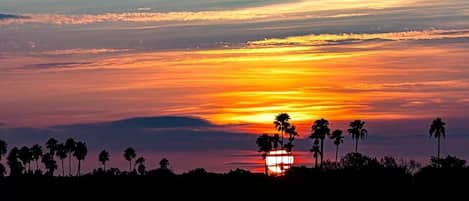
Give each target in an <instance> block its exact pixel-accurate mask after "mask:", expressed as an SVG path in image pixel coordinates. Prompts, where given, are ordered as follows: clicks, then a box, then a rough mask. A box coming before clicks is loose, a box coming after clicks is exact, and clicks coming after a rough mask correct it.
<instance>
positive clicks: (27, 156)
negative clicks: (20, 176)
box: [18, 146, 32, 173]
mask: <svg viewBox="0 0 469 201" xmlns="http://www.w3.org/2000/svg"><path fill="white" fill-rule="evenodd" d="M18 158H19V159H20V160H21V162H22V163H23V166H24V167H25V168H26V167H28V173H29V172H31V165H30V164H31V163H30V162H31V160H32V154H31V151H30V150H29V147H27V146H23V147H21V149H20V150H19V153H18Z"/></svg>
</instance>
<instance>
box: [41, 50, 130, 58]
mask: <svg viewBox="0 0 469 201" xmlns="http://www.w3.org/2000/svg"><path fill="white" fill-rule="evenodd" d="M127 51H130V49H106V48H100V49H83V48H78V49H64V50H53V51H43V52H41V53H40V54H41V55H46V56H47V55H51V56H59V55H77V54H105V53H118V52H127Z"/></svg>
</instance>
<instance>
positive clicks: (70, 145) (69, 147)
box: [65, 138, 76, 176]
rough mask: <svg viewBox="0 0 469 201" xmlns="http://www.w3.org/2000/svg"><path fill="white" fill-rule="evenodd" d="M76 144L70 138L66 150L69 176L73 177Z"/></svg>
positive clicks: (66, 142) (66, 143)
mask: <svg viewBox="0 0 469 201" xmlns="http://www.w3.org/2000/svg"><path fill="white" fill-rule="evenodd" d="M75 147H76V142H75V140H73V138H68V139H67V140H66V141H65V149H66V150H67V153H68V175H69V176H72V154H73V152H74V151H75Z"/></svg>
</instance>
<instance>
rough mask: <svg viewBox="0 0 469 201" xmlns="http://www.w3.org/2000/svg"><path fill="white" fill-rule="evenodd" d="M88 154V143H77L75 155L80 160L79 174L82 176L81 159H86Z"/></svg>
mask: <svg viewBox="0 0 469 201" xmlns="http://www.w3.org/2000/svg"><path fill="white" fill-rule="evenodd" d="M86 154H88V149H87V148H86V144H85V143H84V142H78V143H76V146H75V151H74V152H73V156H75V158H76V159H77V160H78V169H77V176H80V168H81V161H82V160H85V157H86Z"/></svg>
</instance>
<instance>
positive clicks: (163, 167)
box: [160, 158, 169, 169]
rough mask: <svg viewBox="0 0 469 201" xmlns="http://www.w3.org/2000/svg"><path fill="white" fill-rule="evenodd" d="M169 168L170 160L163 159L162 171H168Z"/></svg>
mask: <svg viewBox="0 0 469 201" xmlns="http://www.w3.org/2000/svg"><path fill="white" fill-rule="evenodd" d="M168 167H169V160H168V159H166V158H163V159H161V161H160V168H161V169H168Z"/></svg>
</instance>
